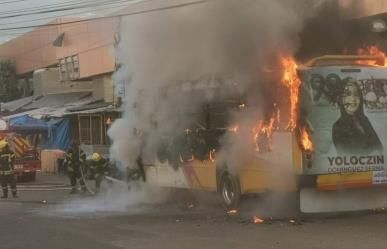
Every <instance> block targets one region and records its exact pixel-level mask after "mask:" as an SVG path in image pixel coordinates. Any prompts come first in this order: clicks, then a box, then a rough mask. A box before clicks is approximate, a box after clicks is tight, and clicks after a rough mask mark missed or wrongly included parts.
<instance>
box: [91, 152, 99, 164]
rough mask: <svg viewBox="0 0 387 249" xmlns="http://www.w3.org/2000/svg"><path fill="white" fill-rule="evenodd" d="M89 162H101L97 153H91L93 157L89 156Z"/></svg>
mask: <svg viewBox="0 0 387 249" xmlns="http://www.w3.org/2000/svg"><path fill="white" fill-rule="evenodd" d="M91 160H93V161H95V162H97V161H99V160H101V155H100V154H98V153H93V155H92V156H91Z"/></svg>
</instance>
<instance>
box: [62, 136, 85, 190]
mask: <svg viewBox="0 0 387 249" xmlns="http://www.w3.org/2000/svg"><path fill="white" fill-rule="evenodd" d="M85 161H86V154H85V152H84V151H83V150H82V149H80V148H79V145H78V144H77V143H73V144H72V146H71V147H70V149H68V150H67V152H66V158H65V164H66V166H67V172H68V174H69V177H70V184H71V192H70V193H71V194H74V193H76V192H77V187H76V185H77V179H78V180H79V184H80V185H81V188H82V191H84V192H85V191H86V186H85V182H84V180H83V177H82V172H81V170H83V167H84V163H85ZM81 167H82V169H81Z"/></svg>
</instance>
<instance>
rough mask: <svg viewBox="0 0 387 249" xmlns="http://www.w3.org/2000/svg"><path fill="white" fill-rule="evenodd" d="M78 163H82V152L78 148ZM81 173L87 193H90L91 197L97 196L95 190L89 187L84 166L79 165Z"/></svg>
mask: <svg viewBox="0 0 387 249" xmlns="http://www.w3.org/2000/svg"><path fill="white" fill-rule="evenodd" d="M78 161H79V162H80V161H81V150H80V148H79V147H78ZM79 171H80V172H81V178H82V181H83V184H84V185H85V188H86V190H87V192H89V193H90V194H91V195H95V192H94V191H93V190H91V189H90V188H89V186H88V185H87V182H86V178H85V174H84V173H83V167H82V164H81V165H79Z"/></svg>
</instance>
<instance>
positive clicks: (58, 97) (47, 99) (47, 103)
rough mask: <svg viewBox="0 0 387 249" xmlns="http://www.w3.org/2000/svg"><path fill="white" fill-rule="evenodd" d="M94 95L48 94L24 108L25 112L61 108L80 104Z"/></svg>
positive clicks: (82, 93)
mask: <svg viewBox="0 0 387 249" xmlns="http://www.w3.org/2000/svg"><path fill="white" fill-rule="evenodd" d="M91 95H92V93H91V92H70V93H55V94H47V95H46V96H43V97H42V98H40V99H38V100H36V101H33V102H32V103H31V104H28V105H26V106H24V107H23V108H22V109H23V110H31V109H39V108H44V107H50V108H59V107H63V106H65V105H69V104H71V103H75V102H79V101H81V100H82V99H85V98H88V97H90V96H91Z"/></svg>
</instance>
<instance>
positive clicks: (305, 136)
mask: <svg viewBox="0 0 387 249" xmlns="http://www.w3.org/2000/svg"><path fill="white" fill-rule="evenodd" d="M301 144H302V148H303V149H304V150H305V151H307V152H311V151H312V150H313V143H312V140H311V138H310V135H309V133H308V131H307V130H306V128H302V130H301Z"/></svg>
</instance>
